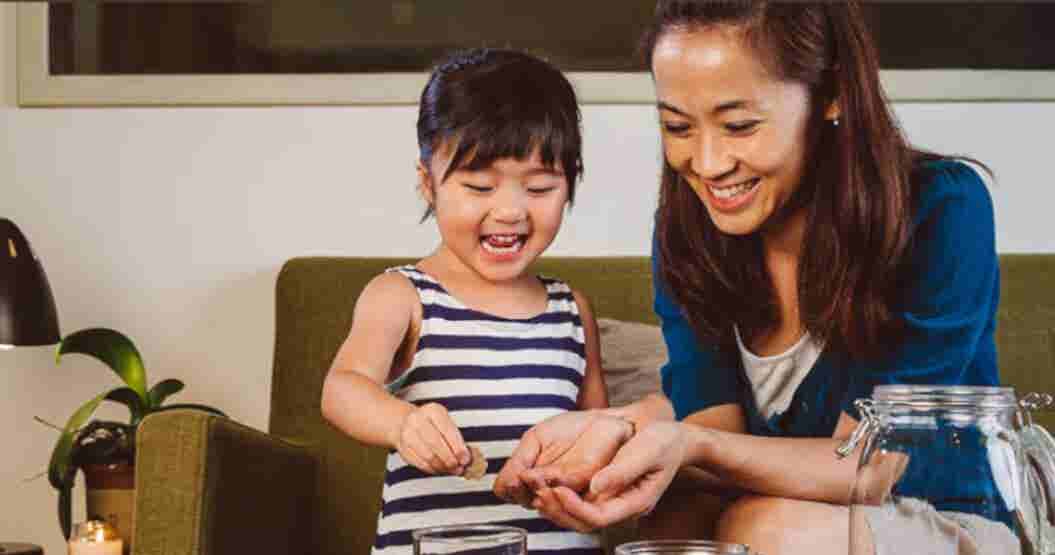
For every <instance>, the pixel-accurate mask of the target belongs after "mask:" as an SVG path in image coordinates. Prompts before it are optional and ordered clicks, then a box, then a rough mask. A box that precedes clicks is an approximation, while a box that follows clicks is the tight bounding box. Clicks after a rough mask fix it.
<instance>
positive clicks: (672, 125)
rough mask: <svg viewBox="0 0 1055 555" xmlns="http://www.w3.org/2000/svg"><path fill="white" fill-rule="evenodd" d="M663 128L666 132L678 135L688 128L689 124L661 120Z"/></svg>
mask: <svg viewBox="0 0 1055 555" xmlns="http://www.w3.org/2000/svg"><path fill="white" fill-rule="evenodd" d="M663 130H664V131H666V132H667V133H670V134H671V135H680V134H682V133H685V132H686V131H688V130H689V124H687V123H680V122H672V121H665V122H663Z"/></svg>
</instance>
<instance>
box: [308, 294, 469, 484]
mask: <svg viewBox="0 0 1055 555" xmlns="http://www.w3.org/2000/svg"><path fill="white" fill-rule="evenodd" d="M417 310H420V303H419V302H418V296H417V291H415V290H414V287H413V285H411V284H410V283H409V282H408V281H407V279H406V278H404V277H403V276H401V275H399V274H396V273H386V274H382V275H380V276H377V277H376V278H374V279H373V280H371V281H370V283H369V284H367V286H366V287H365V288H364V289H363V292H362V293H361V294H360V296H359V300H358V301H357V302H356V306H355V312H354V316H353V321H352V329H351V331H350V332H349V334H348V338H347V339H346V340H345V342H344V344H343V345H341V348H340V350H339V351H338V352H337V356H336V357H335V358H334V361H333V365H332V366H331V367H330V370H329V373H328V374H327V375H326V381H325V383H324V384H323V389H322V414H323V416H324V417H325V418H326V420H328V421H329V422H330V423H331V424H333V425H334V426H335V427H337V428H338V429H339V430H341V431H343V432H344V433H346V434H348V435H349V436H351V437H353V438H355V439H358V440H359V441H362V442H364V443H368V444H370V445H378V446H382V447H388V448H391V449H397V450H399V452H400V454H401V455H403V456H404V459H405V460H406V461H407V462H408V463H410V464H413V465H414V466H416V467H418V468H419V469H421V470H424V471H428V472H454V473H457V472H458V471H459V470H460V469H461V468H463V467H464V465H465V464H468V462H469V458H470V455H469V451H468V449H467V448H466V446H465V443H464V441H463V440H462V437H461V433H460V432H459V431H458V428H457V427H455V425H454V423H453V422H452V421H451V419H450V417H449V415H448V414H447V413H446V411H445V410H444V409H443V407H441V406H439V405H425V406H422V407H417V406H415V405H413V404H411V403H408V402H406V401H403V400H401V399H397V398H396V397H394V396H392V395H391V394H390V393H388V391H386V390H385V388H384V387H383V385H382V384H384V383H385V381H386V380H387V378H388V376H389V372H390V370H391V369H392V367H393V359H394V357H395V355H396V354H397V353H398V352H400V346H401V345H402V344H403V342H404V340H405V338H406V337H407V335H408V334H407V332H408V330H409V329H410V327H411V322H413V321H414V319H415V311H417ZM397 365H401V364H398V363H397Z"/></svg>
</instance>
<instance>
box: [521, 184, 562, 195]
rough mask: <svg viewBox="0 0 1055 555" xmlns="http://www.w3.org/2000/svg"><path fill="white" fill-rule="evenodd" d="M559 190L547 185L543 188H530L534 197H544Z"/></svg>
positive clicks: (529, 190) (554, 186)
mask: <svg viewBox="0 0 1055 555" xmlns="http://www.w3.org/2000/svg"><path fill="white" fill-rule="evenodd" d="M556 188H557V186H556V185H546V186H543V187H528V192H529V193H531V194H533V195H544V194H546V193H548V192H550V191H553V190H555V189H556Z"/></svg>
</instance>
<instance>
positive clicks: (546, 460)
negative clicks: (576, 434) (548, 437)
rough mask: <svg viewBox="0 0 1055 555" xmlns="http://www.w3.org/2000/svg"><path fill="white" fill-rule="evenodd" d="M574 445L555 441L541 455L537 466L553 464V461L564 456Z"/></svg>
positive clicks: (536, 462)
mask: <svg viewBox="0 0 1055 555" xmlns="http://www.w3.org/2000/svg"><path fill="white" fill-rule="evenodd" d="M573 445H574V444H573V443H572V442H569V441H554V442H553V443H550V444H549V445H547V446H546V448H545V449H543V450H542V453H540V454H539V456H538V460H537V461H535V464H537V465H539V466H542V465H547V464H550V463H552V462H553V461H555V460H557V459H559V458H561V457H563V456H564V454H565V453H567V452H568V450H569V449H571V448H572V446H573Z"/></svg>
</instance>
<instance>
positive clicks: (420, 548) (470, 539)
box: [411, 524, 527, 555]
mask: <svg viewBox="0 0 1055 555" xmlns="http://www.w3.org/2000/svg"><path fill="white" fill-rule="evenodd" d="M411 535H412V537H413V538H414V555H449V554H459V555H527V531H526V530H524V529H523V528H516V527H513V526H499V525H493V524H468V525H455V526H435V527H432V528H422V529H420V530H415V531H414V532H413V533H412V534H411Z"/></svg>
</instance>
